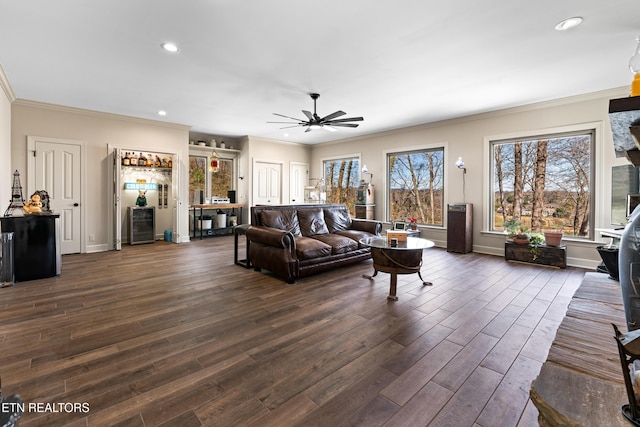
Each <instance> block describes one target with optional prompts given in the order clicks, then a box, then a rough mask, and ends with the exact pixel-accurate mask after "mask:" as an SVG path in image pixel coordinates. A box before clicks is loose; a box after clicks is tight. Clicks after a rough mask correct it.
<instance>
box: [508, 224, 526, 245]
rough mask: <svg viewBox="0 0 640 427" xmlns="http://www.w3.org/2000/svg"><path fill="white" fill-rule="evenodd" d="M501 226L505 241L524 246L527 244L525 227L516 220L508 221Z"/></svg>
mask: <svg viewBox="0 0 640 427" xmlns="http://www.w3.org/2000/svg"><path fill="white" fill-rule="evenodd" d="M502 226H503V227H504V232H505V233H506V234H507V240H510V241H513V242H514V243H517V244H520V245H526V244H528V243H529V236H528V235H527V227H525V226H524V225H522V223H521V222H520V221H518V220H516V219H510V220H508V221H505V222H504V223H503V224H502Z"/></svg>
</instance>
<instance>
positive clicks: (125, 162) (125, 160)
mask: <svg viewBox="0 0 640 427" xmlns="http://www.w3.org/2000/svg"><path fill="white" fill-rule="evenodd" d="M122 165H123V166H129V152H128V151H127V152H126V153H125V155H124V156H123V157H122Z"/></svg>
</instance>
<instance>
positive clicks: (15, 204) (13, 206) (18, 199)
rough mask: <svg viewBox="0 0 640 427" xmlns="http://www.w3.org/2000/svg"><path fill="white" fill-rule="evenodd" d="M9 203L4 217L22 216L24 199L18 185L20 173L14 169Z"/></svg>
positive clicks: (20, 187)
mask: <svg viewBox="0 0 640 427" xmlns="http://www.w3.org/2000/svg"><path fill="white" fill-rule="evenodd" d="M11 193H12V194H11V203H10V204H9V207H8V208H7V210H6V211H4V216H13V215H22V207H23V206H24V199H23V198H22V186H21V185H20V172H18V170H17V169H16V171H15V172H14V173H13V186H12V187H11Z"/></svg>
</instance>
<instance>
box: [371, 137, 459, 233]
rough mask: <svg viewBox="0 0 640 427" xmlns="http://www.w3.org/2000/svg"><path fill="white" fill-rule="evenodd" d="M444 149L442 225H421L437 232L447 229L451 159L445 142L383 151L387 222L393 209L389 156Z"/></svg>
mask: <svg viewBox="0 0 640 427" xmlns="http://www.w3.org/2000/svg"><path fill="white" fill-rule="evenodd" d="M436 149H442V150H443V152H444V172H443V175H444V176H443V178H442V179H443V184H442V185H443V186H444V196H443V197H444V199H443V201H442V204H443V209H444V211H443V212H442V225H441V226H440V225H421V227H422V228H433V229H437V230H442V229H445V228H446V227H447V214H446V207H447V205H448V203H449V190H448V188H449V169H450V168H448V167H447V162H448V159H449V144H448V143H447V142H446V141H445V142H439V143H432V144H420V145H412V146H404V147H394V148H393V149H388V150H383V151H382V165H384V176H383V177H382V180H383V182H382V185H383V188H384V189H385V190H384V207H383V210H384V218H385V221H389V217H390V215H391V209H390V207H389V204H390V203H391V195H390V194H389V188H390V183H389V172H390V171H389V160H388V159H389V155H390V154H395V153H406V152H410V151H428V150H436Z"/></svg>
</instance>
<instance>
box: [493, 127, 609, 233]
mask: <svg viewBox="0 0 640 427" xmlns="http://www.w3.org/2000/svg"><path fill="white" fill-rule="evenodd" d="M572 132H593V135H594V136H593V137H594V141H593V147H592V148H593V152H592V153H591V159H592V163H591V167H592V169H593V171H592V178H591V179H592V182H591V193H592V194H591V204H592V206H591V212H592V217H593V219H592V220H591V223H590V224H589V227H590V236H589V237H588V238H585V237H577V236H576V237H574V236H565V237H564V240H565V241H571V240H574V241H581V242H585V241H586V242H594V241H596V240H598V236H596V235H595V234H596V232H595V230H596V229H598V228H602V219H603V218H604V213H605V209H607V208H608V207H609V205H610V202H609V201H605V200H604V198H603V194H602V193H603V191H600V189H603V188H604V185H605V184H604V175H605V174H604V159H603V152H602V150H603V147H602V146H603V145H604V144H603V141H604V140H603V123H602V122H600V121H599V122H586V123H578V124H573V125H566V126H558V127H551V128H544V129H536V130H529V131H519V132H513V133H508V134H500V135H489V136H485V137H484V143H483V170H485V171H487V173H485V174H484V177H483V184H482V190H483V197H484V203H483V204H484V208H483V210H482V227H483V230H482V233H483V234H493V235H503V232H501V231H493V230H491V218H492V211H493V194H492V193H491V192H492V190H493V164H492V160H493V157H492V143H493V142H495V141H500V140H510V139H535V138H538V137H539V136H541V135H542V136H551V135H556V134H564V133H572Z"/></svg>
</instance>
